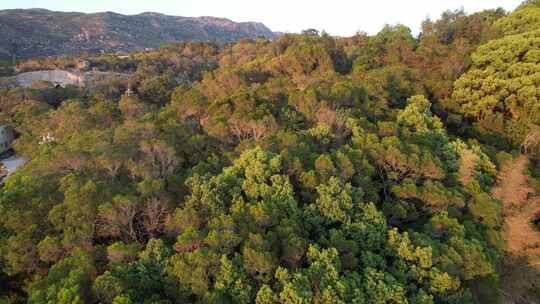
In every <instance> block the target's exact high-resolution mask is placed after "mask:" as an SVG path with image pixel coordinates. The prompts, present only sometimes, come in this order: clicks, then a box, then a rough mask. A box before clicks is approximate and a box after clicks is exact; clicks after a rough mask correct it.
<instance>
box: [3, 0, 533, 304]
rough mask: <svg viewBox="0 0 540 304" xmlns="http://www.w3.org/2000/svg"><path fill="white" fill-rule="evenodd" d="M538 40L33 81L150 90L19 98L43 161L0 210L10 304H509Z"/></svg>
mask: <svg viewBox="0 0 540 304" xmlns="http://www.w3.org/2000/svg"><path fill="white" fill-rule="evenodd" d="M524 18H526V19H527V20H528V21H526V22H523V20H524ZM535 20H536V22H538V20H540V7H538V5H537V4H536V3H535V2H530V3H525V4H523V5H522V6H521V7H520V8H519V9H518V10H517V11H515V12H513V13H511V14H506V13H505V12H504V11H502V10H491V11H484V12H480V13H476V14H473V15H467V14H465V13H464V12H462V11H456V12H446V13H445V14H443V16H442V17H441V19H439V20H437V21H430V20H427V21H426V22H424V24H423V30H422V33H421V34H420V35H419V37H418V38H415V37H413V36H412V35H411V31H410V30H409V29H408V28H406V27H404V26H401V25H397V26H386V27H385V28H384V29H383V30H382V31H381V32H380V33H378V34H377V35H374V36H367V35H365V34H358V35H356V36H354V37H350V38H333V37H330V36H328V35H327V34H325V33H323V34H319V33H318V32H316V31H314V30H310V31H305V32H304V33H302V34H299V35H284V36H282V37H279V38H276V39H274V40H272V41H269V40H264V39H258V40H255V41H252V40H247V39H245V40H241V41H238V42H237V43H233V44H228V45H224V46H217V45H215V44H212V43H182V44H174V45H168V46H164V47H162V48H159V49H156V50H152V51H147V52H141V53H134V54H131V55H129V56H128V57H127V58H118V57H117V56H112V55H106V56H105V55H104V56H99V57H84V58H58V59H48V60H47V61H41V62H38V61H32V62H27V63H23V64H21V65H19V67H20V68H21V67H25V68H24V69H26V70H29V69H37V68H44V67H45V68H51V67H68V66H70V65H71V66H75V65H76V64H77V62H79V61H81V60H83V59H84V60H87V61H88V62H89V64H90V66H92V67H96V68H99V69H101V70H104V71H116V72H122V73H130V75H129V77H126V78H121V79H114V78H113V79H104V80H103V81H102V82H100V83H98V84H96V85H95V86H93V87H91V88H77V87H67V88H52V87H47V86H34V87H32V88H26V89H24V88H10V89H7V88H6V89H1V91H0V110H1V113H0V119H1V121H2V122H3V123H7V124H10V125H12V126H13V127H14V128H15V129H16V130H17V132H18V133H19V134H20V137H19V138H18V139H17V141H16V142H15V149H16V151H17V153H18V154H20V155H22V156H25V157H27V158H28V159H29V161H28V162H27V163H26V165H24V166H23V167H22V168H20V169H19V170H18V171H17V172H16V173H15V174H14V175H12V176H10V177H9V178H8V179H7V180H6V181H5V184H4V186H3V187H2V188H1V189H0V269H1V271H0V296H1V297H2V298H1V299H0V303H23V302H27V303H33V304H41V303H60V304H63V303H114V304H120V303H122V304H127V303H148V304H149V303H162V304H166V303H170V304H172V303H257V304H277V303H380V304H382V303H396V304H397V303H400V304H403V303H417V304H420V303H423V304H428V303H456V304H457V303H498V302H500V301H501V298H502V295H501V294H500V292H499V290H500V289H499V282H500V280H499V279H500V272H499V271H498V266H499V264H500V262H501V260H502V259H503V256H504V250H505V241H504V236H503V224H504V218H503V216H502V211H501V209H502V208H501V204H500V202H499V201H498V200H496V199H495V198H493V197H492V195H491V188H492V187H493V186H494V184H495V182H496V177H497V175H498V170H499V169H500V163H499V161H500V159H502V158H503V157H506V158H509V157H510V156H509V154H508V153H503V152H502V151H506V152H512V151H514V152H516V151H519V150H520V149H521V150H522V151H523V152H525V153H529V154H530V157H531V159H533V163H534V164H538V162H537V160H536V159H537V158H538V155H539V154H538V152H537V151H538V147H539V146H540V144H538V142H539V141H537V140H536V139H537V138H538V131H537V130H538V129H536V128H537V125H538V124H540V101H539V95H538V94H539V90H538V88H539V87H540V78H539V75H540V52H539V50H540V36H539V35H540V34H539V33H540V32H538V30H537V29H538V28H540V23H538V26H535V25H532V24H531V22H533V21H535ZM21 70H23V69H22V68H21ZM127 89H129V91H126V90H127ZM531 170H532V171H534V172H536V171H535V170H536V169H535V168H532V169H531Z"/></svg>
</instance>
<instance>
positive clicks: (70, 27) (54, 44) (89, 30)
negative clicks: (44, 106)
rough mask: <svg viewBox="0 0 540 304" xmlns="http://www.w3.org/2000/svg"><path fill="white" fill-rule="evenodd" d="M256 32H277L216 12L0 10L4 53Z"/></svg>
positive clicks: (132, 46)
mask: <svg viewBox="0 0 540 304" xmlns="http://www.w3.org/2000/svg"><path fill="white" fill-rule="evenodd" d="M257 36H264V37H267V38H271V37H273V36H274V33H273V32H272V31H271V30H269V29H268V28H267V27H266V26H265V25H264V24H262V23H256V22H239V23H237V22H233V21H231V20H228V19H222V18H214V17H198V18H193V17H179V16H168V15H163V14H158V13H142V14H139V15H129V16H128V15H121V14H116V13H112V12H104V13H95V14H84V13H65V12H53V11H49V10H45V9H28V10H23V9H17V10H2V11H0V58H8V57H11V56H12V55H13V54H15V55H16V56H17V57H18V58H28V57H35V56H57V55H64V54H80V53H83V52H91V53H97V52H118V51H124V52H126V51H133V50H140V49H144V48H151V47H157V46H159V45H161V44H163V43H166V42H173V41H217V42H228V41H234V40H237V39H239V38H243V37H250V38H254V37H257Z"/></svg>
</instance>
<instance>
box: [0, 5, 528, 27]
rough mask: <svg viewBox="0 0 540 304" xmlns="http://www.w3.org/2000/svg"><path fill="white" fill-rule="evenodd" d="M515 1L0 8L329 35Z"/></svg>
mask: <svg viewBox="0 0 540 304" xmlns="http://www.w3.org/2000/svg"><path fill="white" fill-rule="evenodd" d="M520 2H521V0H368V1H366V0H364V1H362V0H326V1H325V0H267V1H260V0H259V1H257V0H47V1H44V0H41V1H40V0H0V9H12V8H46V9H49V10H58V11H77V12H85V13H93V12H104V11H112V12H116V13H121V14H128V15H132V14H139V13H142V12H149V11H151V12H159V13H163V14H167V15H177V16H189V17H198V16H214V17H224V18H229V19H231V20H233V21H258V22H262V23H264V24H265V25H266V26H268V27H269V28H270V29H271V30H273V31H281V32H291V33H295V32H300V31H302V30H304V29H308V28H315V29H318V30H325V31H326V32H328V33H329V34H331V35H337V36H351V35H353V34H354V33H356V32H358V31H364V32H367V33H369V34H375V33H377V32H378V31H379V30H380V29H381V28H382V27H383V26H384V24H387V23H388V24H397V23H401V24H404V25H406V26H408V27H409V28H411V30H412V31H413V33H415V34H417V33H418V31H419V29H420V24H421V22H422V20H424V19H426V18H427V17H430V18H431V19H437V18H438V17H439V16H440V15H441V13H442V12H444V11H445V10H447V9H451V10H454V9H459V8H464V9H465V11H466V12H468V13H473V12H477V11H481V10H483V9H489V8H497V7H502V8H504V9H506V10H507V11H510V10H513V9H514V8H516V7H517V6H518V5H519V3H520Z"/></svg>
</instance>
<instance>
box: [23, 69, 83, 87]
mask: <svg viewBox="0 0 540 304" xmlns="http://www.w3.org/2000/svg"><path fill="white" fill-rule="evenodd" d="M15 79H16V81H17V83H18V85H20V86H23V87H29V86H31V85H32V83H33V82H34V81H48V82H51V83H54V84H58V85H61V86H66V85H76V86H83V85H84V83H85V79H84V77H83V75H82V74H80V73H75V72H69V71H63V70H50V71H33V72H26V73H21V74H18V75H17V76H15Z"/></svg>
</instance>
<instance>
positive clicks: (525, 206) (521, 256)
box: [492, 155, 540, 304]
mask: <svg viewBox="0 0 540 304" xmlns="http://www.w3.org/2000/svg"><path fill="white" fill-rule="evenodd" d="M528 165H529V159H528V157H527V156H524V155H521V156H519V157H518V158H516V159H515V160H513V161H508V162H507V163H506V164H505V165H503V168H502V170H501V173H500V175H499V181H498V184H497V186H496V187H495V188H494V189H493V191H492V194H493V196H494V197H495V198H497V199H499V200H500V201H501V202H502V211H503V214H504V217H505V228H504V237H505V239H506V241H507V252H506V258H505V262H504V265H503V269H502V278H501V279H502V289H503V290H502V292H503V294H504V295H505V297H504V298H505V299H504V303H508V304H517V303H538V301H535V300H533V298H534V297H533V298H531V296H530V294H531V292H534V290H536V289H537V288H538V287H537V284H538V283H540V231H539V230H538V229H537V228H536V227H535V226H534V224H533V220H534V219H535V216H536V215H537V214H538V213H540V197H538V196H535V195H534V189H533V188H531V187H530V186H529V185H528V179H529V176H528V175H527V167H528Z"/></svg>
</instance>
